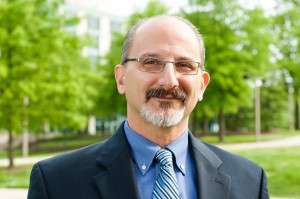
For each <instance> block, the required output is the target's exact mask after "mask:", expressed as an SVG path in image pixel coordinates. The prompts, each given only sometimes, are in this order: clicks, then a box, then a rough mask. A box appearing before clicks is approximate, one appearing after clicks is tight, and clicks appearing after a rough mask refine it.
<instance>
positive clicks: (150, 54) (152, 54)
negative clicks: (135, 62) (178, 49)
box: [141, 53, 161, 58]
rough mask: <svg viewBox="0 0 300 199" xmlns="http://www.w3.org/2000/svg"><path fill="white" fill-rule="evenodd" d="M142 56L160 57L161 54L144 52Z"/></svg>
mask: <svg viewBox="0 0 300 199" xmlns="http://www.w3.org/2000/svg"><path fill="white" fill-rule="evenodd" d="M141 57H154V58H160V57H161V56H159V54H156V53H144V54H142V55H141Z"/></svg>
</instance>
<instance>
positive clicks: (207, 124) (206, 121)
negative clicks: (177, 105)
mask: <svg viewBox="0 0 300 199" xmlns="http://www.w3.org/2000/svg"><path fill="white" fill-rule="evenodd" d="M203 129H204V132H205V133H208V131H209V120H208V117H205V116H204V121H203Z"/></svg>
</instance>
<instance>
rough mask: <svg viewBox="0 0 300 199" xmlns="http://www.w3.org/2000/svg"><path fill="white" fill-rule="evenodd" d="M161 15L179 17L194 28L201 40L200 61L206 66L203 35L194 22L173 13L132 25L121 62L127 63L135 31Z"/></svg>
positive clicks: (124, 45) (126, 38)
mask: <svg viewBox="0 0 300 199" xmlns="http://www.w3.org/2000/svg"><path fill="white" fill-rule="evenodd" d="M159 17H171V18H175V19H178V20H180V21H182V22H183V23H185V24H186V25H188V26H189V27H190V28H191V29H192V31H193V32H194V33H195V36H196V38H197V40H198V42H199V47H200V59H201V60H200V62H201V66H202V67H204V61H205V47H204V41H203V38H202V35H201V34H200V33H199V31H198V29H197V28H196V27H195V26H194V24H192V23H191V22H190V21H188V20H187V19H185V18H182V17H179V16H172V15H158V16H154V17H150V18H147V19H142V20H140V21H139V22H137V23H136V24H135V25H134V26H132V27H131V28H130V29H129V31H128V32H127V34H126V36H125V39H124V43H123V47H122V57H121V63H122V64H125V62H126V59H127V57H128V51H129V49H130V48H131V46H132V43H133V40H134V36H135V33H136V31H137V29H138V28H139V27H141V26H142V25H143V24H144V23H146V22H147V21H149V20H150V19H153V18H159Z"/></svg>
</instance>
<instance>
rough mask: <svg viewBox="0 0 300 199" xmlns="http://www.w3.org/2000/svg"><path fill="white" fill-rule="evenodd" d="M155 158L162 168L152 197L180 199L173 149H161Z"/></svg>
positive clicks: (153, 198) (155, 198)
mask: <svg viewBox="0 0 300 199" xmlns="http://www.w3.org/2000/svg"><path fill="white" fill-rule="evenodd" d="M155 158H156V160H157V161H158V162H159V168H160V170H159V174H158V177H157V179H156V181H155V183H154V188H153V195H152V199H179V191H178V190H179V189H178V185H177V180H176V176H175V172H174V168H173V159H172V153H171V151H169V150H167V149H160V150H159V151H158V152H157V153H156V155H155Z"/></svg>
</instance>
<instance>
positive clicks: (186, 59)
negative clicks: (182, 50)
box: [175, 56, 194, 61]
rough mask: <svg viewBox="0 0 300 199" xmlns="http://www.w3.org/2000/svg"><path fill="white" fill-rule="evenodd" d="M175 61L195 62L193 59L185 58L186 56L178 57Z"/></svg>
mask: <svg viewBox="0 0 300 199" xmlns="http://www.w3.org/2000/svg"><path fill="white" fill-rule="evenodd" d="M175 60H176V61H181V60H184V61H194V60H193V59H192V58H190V57H185V56H181V57H176V58H175Z"/></svg>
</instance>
